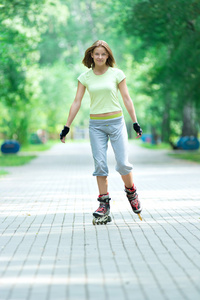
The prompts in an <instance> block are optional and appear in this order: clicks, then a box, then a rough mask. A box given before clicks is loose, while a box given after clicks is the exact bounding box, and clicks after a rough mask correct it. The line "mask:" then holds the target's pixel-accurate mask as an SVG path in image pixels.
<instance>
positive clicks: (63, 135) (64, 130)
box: [60, 126, 70, 140]
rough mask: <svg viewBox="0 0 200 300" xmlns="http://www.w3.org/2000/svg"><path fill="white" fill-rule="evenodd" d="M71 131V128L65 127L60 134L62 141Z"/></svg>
mask: <svg viewBox="0 0 200 300" xmlns="http://www.w3.org/2000/svg"><path fill="white" fill-rule="evenodd" d="M69 130H70V128H69V127H67V126H64V128H63V130H62V131H61V133H60V140H62V139H63V138H64V137H65V136H66V135H67V134H68V132H69Z"/></svg>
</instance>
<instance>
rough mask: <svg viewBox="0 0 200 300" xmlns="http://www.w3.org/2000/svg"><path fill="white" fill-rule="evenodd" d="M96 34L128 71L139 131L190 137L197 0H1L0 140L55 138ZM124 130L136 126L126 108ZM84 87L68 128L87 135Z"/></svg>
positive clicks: (195, 91)
mask: <svg viewBox="0 0 200 300" xmlns="http://www.w3.org/2000/svg"><path fill="white" fill-rule="evenodd" d="M98 39H102V40H105V41H106V42H107V43H108V44H109V46H110V47H111V49H112V50H113V53H114V56H115V59H116V62H117V65H116V67H118V68H120V69H122V70H123V71H124V73H125V74H126V76H127V84H128V88H129V92H130V95H131V97H132V99H133V102H134V105H135V108H136V112H137V117H138V121H139V123H140V125H141V127H142V128H143V131H144V133H145V134H146V138H147V139H150V140H151V141H153V142H154V143H155V144H156V143H158V142H165V143H171V145H172V146H174V144H175V143H176V140H177V139H179V138H180V137H181V136H182V137H185V136H193V137H196V138H198V133H199V123H200V118H199V115H200V114H199V113H200V2H199V0H168V1H163V0H152V1H141V0H123V1H120V0H109V1H107V0H98V1H97V0H93V1H89V0H4V1H1V4H0V140H1V142H3V141H5V140H7V139H8V140H16V141H18V142H19V143H20V145H26V144H28V143H40V142H41V143H45V142H46V141H47V140H48V139H57V140H58V137H59V133H60V131H61V129H62V128H63V125H64V124H65V123H66V120H67V116H68V111H69V108H70V106H71V104H72V102H73V100H74V97H75V92H76V87H77V77H78V76H79V74H80V73H82V72H84V71H85V70H86V68H85V67H84V66H83V65H82V63H81V61H82V59H83V57H84V52H85V50H86V48H88V47H89V46H91V44H92V43H93V42H95V41H96V40H98ZM124 115H125V119H126V123H127V128H128V132H129V138H131V137H132V135H133V134H134V133H133V131H132V124H131V120H130V117H129V116H128V114H127V113H126V111H125V110H124ZM88 120H89V97H88V94H87V92H86V95H85V96H84V100H83V103H82V107H81V110H80V111H79V113H78V115H77V117H76V119H75V121H74V123H73V127H72V129H71V136H70V138H76V137H77V138H84V137H86V138H87V129H85V128H87V126H88Z"/></svg>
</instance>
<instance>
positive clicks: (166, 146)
mask: <svg viewBox="0 0 200 300" xmlns="http://www.w3.org/2000/svg"><path fill="white" fill-rule="evenodd" d="M139 146H141V147H143V148H147V149H152V150H171V146H170V145H169V144H167V143H159V144H157V145H155V144H151V143H144V142H140V144H139Z"/></svg>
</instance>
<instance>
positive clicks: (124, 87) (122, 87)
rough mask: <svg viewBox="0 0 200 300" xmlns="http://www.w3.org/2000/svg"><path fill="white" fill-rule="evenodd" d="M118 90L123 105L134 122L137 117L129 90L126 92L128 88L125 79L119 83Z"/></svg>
mask: <svg viewBox="0 0 200 300" xmlns="http://www.w3.org/2000/svg"><path fill="white" fill-rule="evenodd" d="M119 90H120V93H121V95H122V99H123V101H124V105H125V107H126V109H127V111H128V113H129V115H130V117H131V119H132V121H133V123H136V122H137V117H136V113H135V108H134V105H133V102H132V100H131V97H130V95H129V92H128V88H127V85H126V79H123V80H122V81H121V82H120V83H119Z"/></svg>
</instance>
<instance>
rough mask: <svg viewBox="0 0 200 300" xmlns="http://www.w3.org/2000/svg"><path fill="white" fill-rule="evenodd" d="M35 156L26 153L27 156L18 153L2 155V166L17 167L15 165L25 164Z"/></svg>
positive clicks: (0, 160) (0, 156) (0, 162)
mask: <svg viewBox="0 0 200 300" xmlns="http://www.w3.org/2000/svg"><path fill="white" fill-rule="evenodd" d="M35 157H36V155H25V156H20V155H16V154H4V155H0V166H1V167H15V166H21V165H25V164H27V163H28V162H30V161H31V160H32V159H33V158H35Z"/></svg>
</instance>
